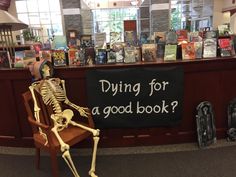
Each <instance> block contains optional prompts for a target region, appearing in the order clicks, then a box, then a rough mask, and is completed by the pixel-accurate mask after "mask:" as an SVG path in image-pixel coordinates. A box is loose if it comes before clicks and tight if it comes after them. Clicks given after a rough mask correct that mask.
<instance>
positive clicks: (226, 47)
mask: <svg viewBox="0 0 236 177" xmlns="http://www.w3.org/2000/svg"><path fill="white" fill-rule="evenodd" d="M218 44H219V48H220V56H221V57H229V56H232V42H231V39H230V38H220V39H218Z"/></svg>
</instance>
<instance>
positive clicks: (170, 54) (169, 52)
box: [164, 44, 177, 61]
mask: <svg viewBox="0 0 236 177" xmlns="http://www.w3.org/2000/svg"><path fill="white" fill-rule="evenodd" d="M176 53H177V45H173V44H167V45H165V53H164V61H171V60H176Z"/></svg>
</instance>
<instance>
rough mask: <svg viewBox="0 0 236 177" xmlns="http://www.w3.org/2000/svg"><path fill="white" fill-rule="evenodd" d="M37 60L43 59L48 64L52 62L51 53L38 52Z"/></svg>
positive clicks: (49, 51) (48, 51)
mask: <svg viewBox="0 0 236 177" xmlns="http://www.w3.org/2000/svg"><path fill="white" fill-rule="evenodd" d="M39 59H40V60H42V59H45V60H48V61H50V62H52V52H51V50H40V51H39Z"/></svg>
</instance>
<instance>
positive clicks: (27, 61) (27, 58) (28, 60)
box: [23, 50, 36, 67]
mask: <svg viewBox="0 0 236 177" xmlns="http://www.w3.org/2000/svg"><path fill="white" fill-rule="evenodd" d="M35 61H36V52H35V50H24V58H23V62H24V67H28V66H29V65H31V64H33V63H34V62H35Z"/></svg>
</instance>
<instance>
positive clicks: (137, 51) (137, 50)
mask: <svg viewBox="0 0 236 177" xmlns="http://www.w3.org/2000/svg"><path fill="white" fill-rule="evenodd" d="M134 55H135V60H136V62H139V61H141V60H142V55H141V48H140V47H135V51H134Z"/></svg>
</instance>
